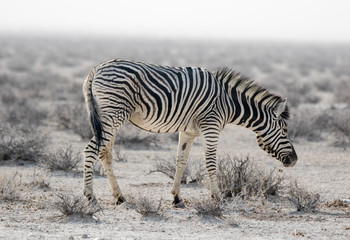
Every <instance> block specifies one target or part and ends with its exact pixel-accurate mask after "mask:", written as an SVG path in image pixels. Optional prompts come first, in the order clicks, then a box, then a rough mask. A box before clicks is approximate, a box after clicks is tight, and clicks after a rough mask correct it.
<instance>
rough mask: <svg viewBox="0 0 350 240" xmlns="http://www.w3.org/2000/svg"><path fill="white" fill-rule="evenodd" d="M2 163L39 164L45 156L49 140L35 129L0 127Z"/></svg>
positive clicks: (0, 155) (0, 156)
mask: <svg viewBox="0 0 350 240" xmlns="http://www.w3.org/2000/svg"><path fill="white" fill-rule="evenodd" d="M0 132H1V134H0V161H30V162H38V161H40V160H41V158H42V157H44V156H45V149H46V146H47V144H48V143H49V138H48V137H47V136H46V135H44V134H42V133H41V132H40V131H39V130H37V129H34V128H30V127H29V128H28V129H21V128H20V129H18V128H14V127H11V126H10V125H1V126H0Z"/></svg>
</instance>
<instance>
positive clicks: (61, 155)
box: [41, 145, 81, 171]
mask: <svg viewBox="0 0 350 240" xmlns="http://www.w3.org/2000/svg"><path fill="white" fill-rule="evenodd" d="M80 160H81V155H80V153H75V152H74V151H73V149H72V146H71V145H69V146H67V147H66V148H63V147H62V148H60V149H59V150H58V151H57V152H55V153H50V154H48V155H47V157H45V158H44V159H43V160H42V161H41V164H43V165H44V166H46V167H47V168H48V169H50V170H51V171H56V170H71V171H76V170H77V165H78V163H79V162H80Z"/></svg>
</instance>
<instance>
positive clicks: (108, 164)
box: [100, 131, 125, 205]
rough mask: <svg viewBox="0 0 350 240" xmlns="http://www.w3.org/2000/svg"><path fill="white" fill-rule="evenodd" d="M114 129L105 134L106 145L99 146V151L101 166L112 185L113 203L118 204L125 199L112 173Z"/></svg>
mask: <svg viewBox="0 0 350 240" xmlns="http://www.w3.org/2000/svg"><path fill="white" fill-rule="evenodd" d="M114 137H115V131H113V132H111V133H109V134H106V139H105V140H104V142H105V143H106V145H105V146H104V147H102V146H101V151H100V160H101V162H102V165H103V168H104V170H105V172H106V175H107V178H108V180H109V183H110V185H111V187H112V195H113V197H114V203H115V204H116V205H119V204H121V203H123V202H124V201H125V199H124V197H123V195H122V192H121V190H120V187H119V185H118V182H117V179H116V177H115V175H114V171H113V167H112V150H113V144H114Z"/></svg>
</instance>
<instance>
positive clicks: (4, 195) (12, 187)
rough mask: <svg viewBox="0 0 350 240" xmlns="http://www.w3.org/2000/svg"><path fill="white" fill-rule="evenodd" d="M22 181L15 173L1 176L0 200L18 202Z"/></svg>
mask: <svg viewBox="0 0 350 240" xmlns="http://www.w3.org/2000/svg"><path fill="white" fill-rule="evenodd" d="M21 185H22V180H21V178H20V177H19V176H18V174H17V172H16V173H15V174H14V175H9V174H2V175H1V176H0V199H1V200H10V201H13V200H18V199H19V197H20V194H19V193H20V188H21Z"/></svg>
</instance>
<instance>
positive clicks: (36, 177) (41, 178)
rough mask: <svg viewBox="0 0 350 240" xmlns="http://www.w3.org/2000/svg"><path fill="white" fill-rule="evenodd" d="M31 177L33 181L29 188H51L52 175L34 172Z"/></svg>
mask: <svg viewBox="0 0 350 240" xmlns="http://www.w3.org/2000/svg"><path fill="white" fill-rule="evenodd" d="M31 177H32V180H31V182H30V183H29V186H31V187H38V188H49V187H50V180H49V178H50V174H49V173H48V172H41V171H39V172H37V171H34V172H33V175H32V176H31Z"/></svg>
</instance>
